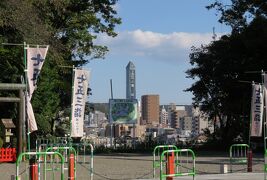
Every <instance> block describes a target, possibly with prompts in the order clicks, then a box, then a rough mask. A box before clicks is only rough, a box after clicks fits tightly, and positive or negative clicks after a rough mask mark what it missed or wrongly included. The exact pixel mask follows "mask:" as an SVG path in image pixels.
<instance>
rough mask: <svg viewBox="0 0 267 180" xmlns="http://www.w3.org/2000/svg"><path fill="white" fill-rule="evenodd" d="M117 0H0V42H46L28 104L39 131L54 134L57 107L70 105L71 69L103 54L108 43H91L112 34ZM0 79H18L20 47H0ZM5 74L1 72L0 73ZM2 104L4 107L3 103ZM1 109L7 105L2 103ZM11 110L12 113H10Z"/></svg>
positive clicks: (21, 72) (10, 80)
mask: <svg viewBox="0 0 267 180" xmlns="http://www.w3.org/2000/svg"><path fill="white" fill-rule="evenodd" d="M116 2H117V0H101V1H99V0H57V1H51V0H43V1H39V0H2V1H1V2H0V42H1V43H22V42H27V43H28V44H49V45H50V48H49V51H48V56H47V58H46V62H45V64H44V67H43V69H42V72H41V74H40V77H39V80H38V84H37V86H38V88H37V90H36V91H35V92H34V94H33V98H32V103H33V109H34V111H35V116H36V120H37V123H38V127H39V129H40V131H39V133H40V132H41V133H44V134H46V133H52V131H53V128H54V121H55V120H56V118H57V117H58V112H59V111H61V110H63V109H65V108H66V107H69V106H70V101H71V98H70V97H71V80H72V72H71V69H66V68H62V66H71V67H72V66H73V65H74V66H82V65H84V64H86V63H88V62H89V61H90V60H91V59H94V58H104V55H105V53H106V52H107V51H108V49H107V47H105V46H102V45H98V44H95V43H94V40H95V39H96V38H97V36H98V35H101V34H103V33H105V34H107V35H109V36H112V37H114V36H116V33H115V31H114V28H115V26H116V25H117V24H120V22H121V20H120V18H118V17H116V16H117V15H116V11H115V10H114V5H115V4H116ZM0 61H1V66H0V73H1V77H0V82H8V83H11V82H13V83H21V76H23V75H24V65H23V49H22V48H21V47H16V46H1V47H0ZM2 75H3V76H2ZM1 107H2V108H1ZM0 108H1V111H2V112H3V111H6V107H5V108H4V107H3V106H0ZM14 109H15V108H12V112H14ZM13 114H14V113H13Z"/></svg>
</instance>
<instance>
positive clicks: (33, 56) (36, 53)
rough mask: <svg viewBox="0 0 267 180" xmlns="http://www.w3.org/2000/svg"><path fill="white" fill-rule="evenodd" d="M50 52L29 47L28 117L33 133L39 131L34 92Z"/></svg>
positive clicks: (30, 129)
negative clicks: (34, 108)
mask: <svg viewBox="0 0 267 180" xmlns="http://www.w3.org/2000/svg"><path fill="white" fill-rule="evenodd" d="M47 51H48V46H46V47H45V48H39V47H34V48H30V47H27V80H28V88H29V91H28V92H29V93H27V98H26V99H27V102H26V103H27V117H28V127H29V131H30V132H33V131H36V130H38V128H37V124H36V120H35V117H34V113H33V109H32V105H31V98H32V94H33V92H34V90H35V89H36V88H37V86H36V83H37V78H38V76H39V74H40V72H41V69H42V66H43V64H44V60H45V57H46V54H47Z"/></svg>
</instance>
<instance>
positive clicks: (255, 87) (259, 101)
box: [250, 84, 263, 137]
mask: <svg viewBox="0 0 267 180" xmlns="http://www.w3.org/2000/svg"><path fill="white" fill-rule="evenodd" d="M262 119H263V91H262V86H261V85H260V84H252V99H251V130H250V136H256V137H257V136H261V134H262Z"/></svg>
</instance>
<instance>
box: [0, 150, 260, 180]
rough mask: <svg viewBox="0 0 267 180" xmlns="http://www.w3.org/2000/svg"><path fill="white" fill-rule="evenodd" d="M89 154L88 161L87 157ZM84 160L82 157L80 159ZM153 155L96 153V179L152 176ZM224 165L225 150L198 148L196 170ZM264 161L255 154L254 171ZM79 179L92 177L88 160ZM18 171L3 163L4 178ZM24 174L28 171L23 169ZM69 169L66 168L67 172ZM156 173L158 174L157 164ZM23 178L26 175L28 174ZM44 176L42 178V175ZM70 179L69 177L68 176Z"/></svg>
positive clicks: (216, 169) (81, 166)
mask: <svg viewBox="0 0 267 180" xmlns="http://www.w3.org/2000/svg"><path fill="white" fill-rule="evenodd" d="M80 158H82V157H80ZM88 159H89V157H87V159H86V161H88ZM81 161H82V160H81ZM152 162H153V156H152V155H148V154H145V155H144V154H107V155H103V154H102V155H95V156H94V170H93V171H94V176H93V179H94V180H102V179H113V180H122V179H125V180H126V179H153V166H152ZM223 165H227V166H228V171H229V157H228V154H227V153H224V152H210V153H209V152H201V153H198V152H196V172H197V174H218V173H220V172H221V171H220V170H221V167H222V166H223ZM263 165H264V156H263V155H262V154H253V172H257V173H262V172H263ZM58 167H59V166H58ZM76 168H77V179H79V180H83V179H84V180H88V179H90V172H89V164H88V163H86V164H83V163H77V166H76ZM24 170H25V164H24V163H22V164H21V166H20V172H24ZM246 171H247V167H246V165H235V166H234V167H233V172H235V173H237V172H238V173H240V172H246ZM15 173H16V165H15V163H1V164H0V174H1V177H0V179H1V180H6V179H11V175H14V174H15ZM24 174H25V173H24ZM67 174H68V172H67V171H66V172H65V176H67ZM58 175H59V171H58V172H57V173H55V177H56V178H55V179H59V178H58ZM156 176H157V177H159V169H158V168H157V171H156ZM47 177H48V178H47V179H52V173H51V172H50V173H48V174H47ZM21 179H25V175H23V176H22V178H21ZM41 179H43V178H41ZM65 179H67V177H65Z"/></svg>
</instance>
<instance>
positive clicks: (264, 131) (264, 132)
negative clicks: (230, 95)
mask: <svg viewBox="0 0 267 180" xmlns="http://www.w3.org/2000/svg"><path fill="white" fill-rule="evenodd" d="M264 77H265V72H264V71H263V70H261V79H262V90H263V93H262V94H263V113H262V114H263V141H264V142H263V144H264V153H265V151H266V139H265V138H266V103H265V102H266V96H265V91H266V89H265V88H266V87H265V83H264V82H265V79H264Z"/></svg>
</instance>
